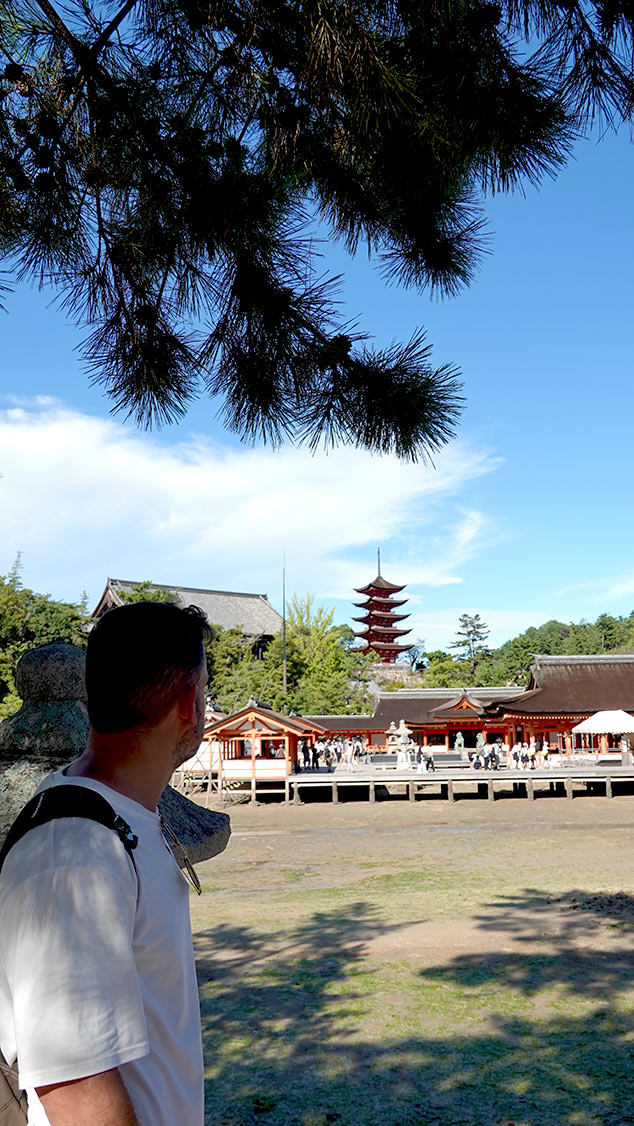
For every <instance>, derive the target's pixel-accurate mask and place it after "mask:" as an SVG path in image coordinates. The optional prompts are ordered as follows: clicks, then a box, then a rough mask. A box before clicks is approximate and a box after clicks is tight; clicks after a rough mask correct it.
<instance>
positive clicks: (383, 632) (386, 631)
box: [354, 626, 412, 641]
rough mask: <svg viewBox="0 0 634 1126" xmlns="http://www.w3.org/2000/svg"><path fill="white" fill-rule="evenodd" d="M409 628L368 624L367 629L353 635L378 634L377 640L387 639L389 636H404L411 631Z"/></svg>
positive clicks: (371, 635) (372, 635) (370, 635)
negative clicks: (392, 627)
mask: <svg viewBox="0 0 634 1126" xmlns="http://www.w3.org/2000/svg"><path fill="white" fill-rule="evenodd" d="M411 632H412V631H411V629H391V628H390V627H389V626H369V628H368V629H364V630H359V631H358V633H355V635H354V636H355V637H374V636H375V635H377V634H378V639H379V641H381V640H383V641H387V640H389V638H390V637H404V636H405V634H406V633H411Z"/></svg>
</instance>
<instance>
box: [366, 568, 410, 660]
mask: <svg viewBox="0 0 634 1126" xmlns="http://www.w3.org/2000/svg"><path fill="white" fill-rule="evenodd" d="M377 561H378V574H377V576H376V578H375V579H373V581H372V582H371V583H368V585H367V586H361V587H355V590H356V592H357V594H364V595H365V599H366V600H365V602H355V603H354V605H355V606H356V607H358V609H359V610H363V611H364V614H363V617H362V618H353V621H355V622H362V623H363V625H364V626H365V629H363V630H359V631H358V632H355V637H360V638H361V639H362V641H363V642H364V644H363V646H362V647H361V651H362V652H363V653H370V652H373V653H375V654H376V656H377V657H378V660H379V661H380V663H381V664H383V665H392V664H394V662H395V661H396V658H397V657H398V655H399V653H407V651H408V649H411V648H412V646H411V645H400V644H399V642H398V641H397V638H399V637H404V636H405V635H406V634H408V633H411V630H409V629H399V628H398V625H397V623H398V622H404V621H405V620H406V618H409V614H397V613H396V611H397V610H398V609H399V607H401V606H405V604H406V602H407V599H406V598H402V599H396V598H394V595H395V594H400V592H401V591H402V590H405V587H404V586H396V585H395V584H394V583H389V582H388V581H387V579H384V578H383V576H382V574H381V551H380V549H379V551H378V552H377Z"/></svg>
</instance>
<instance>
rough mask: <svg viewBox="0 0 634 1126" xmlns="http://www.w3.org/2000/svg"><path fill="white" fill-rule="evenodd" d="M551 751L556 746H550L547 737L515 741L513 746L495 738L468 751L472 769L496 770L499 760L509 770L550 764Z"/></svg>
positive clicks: (534, 768) (556, 748) (534, 767)
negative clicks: (493, 740)
mask: <svg viewBox="0 0 634 1126" xmlns="http://www.w3.org/2000/svg"><path fill="white" fill-rule="evenodd" d="M553 751H558V747H557V746H556V745H555V744H553V745H552V746H551V745H550V743H549V742H548V740H547V739H544V740H543V742H542V740H541V739H539V738H536V739H531V741H530V743H520V742H517V743H514V744H513V746H510V744H509V743H503V742H502V740H501V739H497V740H496V742H495V743H484V744H483V745H481V746H479V747H477V748H476V750H475V751H470V752H469V762H470V764H471V769H472V770H498V768H499V766H500V763H501V762H505V763H506V765H507V767H508V769H509V770H512V769H513V770H536V769H537V768H538V767H549V766H550V763H551V755H552V753H553Z"/></svg>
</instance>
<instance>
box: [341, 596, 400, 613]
mask: <svg viewBox="0 0 634 1126" xmlns="http://www.w3.org/2000/svg"><path fill="white" fill-rule="evenodd" d="M406 602H407V599H406V598H401V599H396V598H368V599H367V600H366V601H365V602H353V603H352V605H353V606H358V607H359V609H360V610H377V611H379V612H380V607H381V606H386V607H387V610H386V611H385V612H386V613H388V612H389V611H390V610H391V609H392V608H396V607H397V606H404V605H405V603H406Z"/></svg>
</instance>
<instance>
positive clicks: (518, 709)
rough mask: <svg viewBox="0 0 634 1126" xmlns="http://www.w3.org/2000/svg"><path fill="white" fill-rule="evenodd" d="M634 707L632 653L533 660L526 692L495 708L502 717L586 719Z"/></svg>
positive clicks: (633, 662) (633, 655) (519, 693)
mask: <svg viewBox="0 0 634 1126" xmlns="http://www.w3.org/2000/svg"><path fill="white" fill-rule="evenodd" d="M633 707H634V653H600V654H597V655H595V656H585V655H584V656H577V655H574V656H556V657H541V656H538V657H536V658H535V662H534V664H533V666H532V668H531V676H530V680H529V684H528V688H527V689H526V691H524V692H518V693H517V694H516V696H515V697H513V698H510V699H508V700H506V701H505V703H504V707H502V706H498V707H497V708H496V709H495V714H498V715H502V714H504V713H505V712H507V713H508V714H510V715H540V714H541V715H557V714H561V715H589V714H590V713H591V712H597V711H610V710H617V709H619V708H622V709H623V711H632V708H633Z"/></svg>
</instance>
